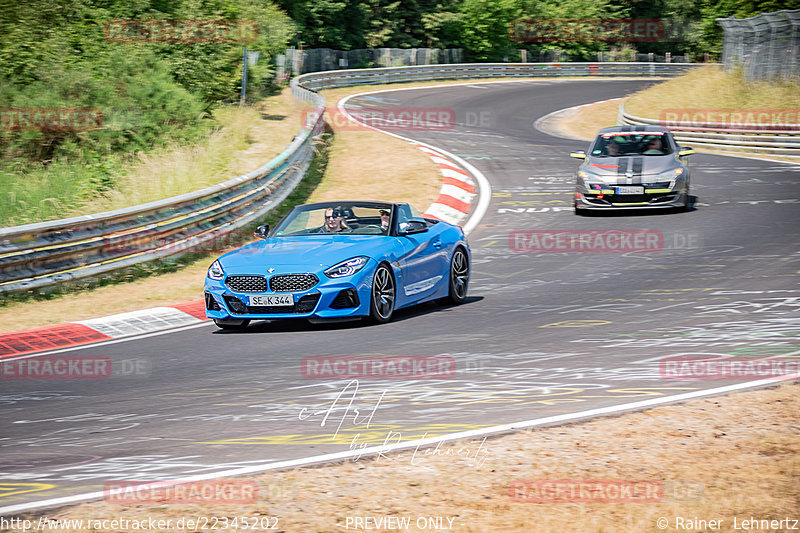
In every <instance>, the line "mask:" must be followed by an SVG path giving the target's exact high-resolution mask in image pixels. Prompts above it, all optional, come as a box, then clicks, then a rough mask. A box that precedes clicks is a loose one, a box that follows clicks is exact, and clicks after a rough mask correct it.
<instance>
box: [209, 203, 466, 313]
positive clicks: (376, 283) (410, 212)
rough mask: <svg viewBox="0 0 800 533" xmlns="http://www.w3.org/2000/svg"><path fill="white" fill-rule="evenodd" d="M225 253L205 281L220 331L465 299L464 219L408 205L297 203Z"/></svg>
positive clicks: (210, 268) (458, 301) (210, 309)
mask: <svg viewBox="0 0 800 533" xmlns="http://www.w3.org/2000/svg"><path fill="white" fill-rule="evenodd" d="M255 235H256V237H259V238H260V240H257V241H255V242H253V243H250V244H248V245H246V246H243V247H241V248H239V249H237V250H234V251H232V252H228V253H226V254H224V255H222V256H221V257H219V258H218V259H217V260H216V261H214V263H212V265H211V266H210V267H209V269H208V273H207V275H206V281H205V288H204V292H205V304H206V316H208V318H211V319H213V320H214V322H215V323H216V325H217V326H219V327H220V328H223V329H240V328H244V327H246V326H247V325H248V324H249V323H250V321H251V320H273V319H283V318H306V319H308V320H310V321H312V322H315V321H329V320H350V319H361V318H364V319H368V320H371V321H373V322H377V323H385V322H388V321H389V320H390V319H391V318H392V313H393V312H394V311H395V310H396V309H400V308H403V307H408V306H410V305H414V304H418V303H421V302H426V301H429V300H436V299H441V300H442V301H444V302H448V303H452V304H460V303H463V302H464V300H465V299H466V297H467V285H468V283H469V274H470V251H469V244H468V243H467V239H466V237H465V236H464V232H463V231H462V230H461V228H460V227H458V226H455V225H453V224H448V223H447V222H442V221H440V220H435V219H431V218H424V217H422V215H420V214H419V212H417V211H416V210H415V209H414V208H413V207H412V206H410V205H409V204H402V203H387V202H322V203H315V204H306V205H300V206H297V207H295V208H294V209H292V210H291V211H290V212H289V214H288V215H286V217H284V218H283V219H282V220H281V221H280V222H279V223H278V224H277V225H276V226H275V227H274V228H273V229H272V230H271V231H270V228H269V226H259V228H258V230H257V231H256V233H255Z"/></svg>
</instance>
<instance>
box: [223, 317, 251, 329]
mask: <svg viewBox="0 0 800 533" xmlns="http://www.w3.org/2000/svg"><path fill="white" fill-rule="evenodd" d="M249 323H250V321H249V320H236V319H230V320H217V319H216V318H215V319H214V324H216V325H217V327H218V328H220V329H225V330H228V331H237V330H241V329H244V328H246V327H247V325H248V324H249Z"/></svg>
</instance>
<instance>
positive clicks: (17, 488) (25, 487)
mask: <svg viewBox="0 0 800 533" xmlns="http://www.w3.org/2000/svg"><path fill="white" fill-rule="evenodd" d="M53 488H55V485H50V484H48V483H6V482H0V498H8V497H9V496H16V495H17V494H25V493H27V492H39V491H43V490H49V489H53Z"/></svg>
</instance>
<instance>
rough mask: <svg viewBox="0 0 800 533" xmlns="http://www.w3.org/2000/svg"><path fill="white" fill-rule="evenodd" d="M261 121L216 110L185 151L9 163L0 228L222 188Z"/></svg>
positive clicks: (1, 176)
mask: <svg viewBox="0 0 800 533" xmlns="http://www.w3.org/2000/svg"><path fill="white" fill-rule="evenodd" d="M258 120H260V117H259V111H258V110H257V109H255V108H251V107H246V108H238V107H236V108H233V107H227V108H220V109H219V110H217V111H216V112H215V113H214V123H215V126H214V127H213V128H209V129H207V130H205V131H204V132H198V133H196V134H195V138H194V139H190V140H189V141H188V143H187V141H186V140H182V141H180V142H181V144H182V145H178V142H177V141H173V142H169V141H166V142H165V144H164V146H161V147H160V148H156V149H154V150H153V151H152V152H149V153H142V152H140V153H133V154H114V155H110V156H107V157H104V158H102V160H101V159H100V158H98V159H97V160H95V161H92V162H88V163H87V162H85V161H54V162H52V163H49V164H41V163H34V162H26V163H22V162H20V161H14V162H9V163H6V165H4V166H3V167H2V168H0V183H2V185H3V186H2V189H0V226H4V227H5V226H17V225H21V224H29V223H33V222H42V221H45V220H52V219H58V218H65V217H69V216H75V215H80V214H86V213H92V212H95V213H96V212H100V211H106V210H110V209H118V208H121V207H126V206H130V205H135V204H139V203H145V202H149V201H153V200H159V199H162V198H167V197H169V196H173V195H176V194H182V193H185V192H189V191H192V190H196V189H201V188H203V187H205V186H208V185H212V184H214V183H219V182H221V181H224V180H226V179H228V178H230V177H231V176H229V175H227V174H226V171H227V168H228V164H229V163H230V160H231V158H232V157H233V155H234V153H235V152H236V151H237V150H241V149H243V148H245V147H247V145H248V143H249V139H248V137H247V132H248V129H249V128H250V126H251V125H252V124H253V123H254V122H256V121H258ZM165 137H166V138H168V137H167V136H165Z"/></svg>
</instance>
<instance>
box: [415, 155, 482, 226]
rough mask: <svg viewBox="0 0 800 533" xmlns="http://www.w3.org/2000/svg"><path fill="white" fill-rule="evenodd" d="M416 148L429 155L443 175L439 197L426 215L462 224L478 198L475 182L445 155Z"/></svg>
mask: <svg viewBox="0 0 800 533" xmlns="http://www.w3.org/2000/svg"><path fill="white" fill-rule="evenodd" d="M414 146H416V147H417V148H419V149H420V150H422V151H423V152H425V153H426V154H428V156H429V157H430V158H431V160H432V161H433V162H434V163H436V165H437V166H438V167H439V171H440V172H441V173H442V188H441V189H440V190H439V196H438V197H437V198H436V200H435V201H434V202H433V203H432V204H431V205H430V206H429V207H428V209H427V210H426V211H425V215H426V216H429V217H432V218H436V219H439V220H443V221H445V222H449V223H451V224H461V223H462V222H463V221H464V219H466V218H467V215H469V210H470V208H471V207H472V201H473V200H474V198H475V197H476V196H477V194H476V193H475V180H473V179H472V176H470V175H469V174H467V173H466V172H464V170H462V169H461V167H459V166H458V164H457V163H455V162H454V161H453V160H451V159H448V158H447V157H446V156H445V155H444V154H443V153H441V152H439V151H437V150H434V149H432V148H428V147H427V146H423V145H421V144H415V145H414Z"/></svg>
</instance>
